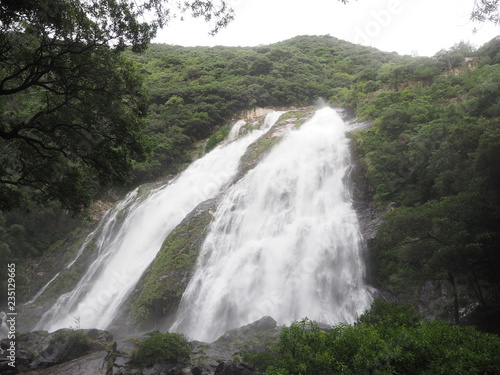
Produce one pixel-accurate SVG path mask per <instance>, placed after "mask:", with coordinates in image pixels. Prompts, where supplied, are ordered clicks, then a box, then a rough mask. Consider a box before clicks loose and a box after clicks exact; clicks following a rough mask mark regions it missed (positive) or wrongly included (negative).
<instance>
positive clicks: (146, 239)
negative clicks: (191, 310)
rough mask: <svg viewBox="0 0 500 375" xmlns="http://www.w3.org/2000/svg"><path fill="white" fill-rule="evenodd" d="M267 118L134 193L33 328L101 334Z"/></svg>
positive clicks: (111, 217) (107, 222) (110, 218)
mask: <svg viewBox="0 0 500 375" xmlns="http://www.w3.org/2000/svg"><path fill="white" fill-rule="evenodd" d="M279 115H280V113H279V112H274V113H271V114H269V115H268V117H267V118H266V122H265V123H264V125H263V129H262V130H258V131H254V132H252V133H250V134H248V135H246V136H245V137H242V138H240V139H238V140H236V141H234V142H232V143H229V144H226V145H224V146H222V147H217V148H215V149H214V150H213V151H211V152H210V153H208V154H207V155H205V156H204V157H203V158H201V159H199V160H197V161H196V162H194V163H193V164H192V165H191V166H190V167H189V168H188V169H186V170H185V171H184V172H183V173H182V174H180V175H179V176H178V177H177V178H176V179H175V180H173V181H172V182H171V183H169V184H168V185H166V186H165V187H163V188H160V189H157V190H155V191H153V192H151V193H150V194H149V195H148V196H141V194H139V190H138V189H136V190H135V191H133V192H132V193H130V194H129V195H128V196H127V197H126V198H125V199H124V200H123V201H122V202H120V204H118V205H117V207H116V208H114V209H113V210H112V211H110V212H108V214H107V215H106V216H105V217H104V218H103V222H102V223H101V226H102V230H99V231H96V232H97V233H96V236H98V237H97V238H96V239H95V240H94V239H92V241H89V242H94V243H95V246H97V250H98V252H97V257H96V259H95V260H94V262H93V263H92V264H91V265H90V267H89V269H88V270H87V271H86V273H85V275H84V276H83V277H82V279H81V280H80V281H79V283H78V285H77V286H76V287H75V289H74V290H73V291H71V292H69V293H66V294H63V295H62V296H60V297H59V299H58V301H57V302H56V303H55V304H54V306H52V308H51V309H50V310H49V311H47V312H46V313H45V314H44V315H43V317H42V319H41V320H40V322H39V323H38V324H37V326H36V327H35V329H36V330H40V329H44V330H48V331H54V330H57V329H59V328H65V327H71V326H72V325H73V324H74V322H75V319H78V320H79V324H80V326H81V328H99V329H105V328H106V327H107V326H108V325H109V324H110V323H111V321H112V320H113V318H114V317H115V315H116V312H117V310H118V309H119V307H120V305H121V304H122V303H123V302H124V300H125V299H126V297H127V296H128V295H129V293H130V292H131V291H132V289H133V288H134V286H135V285H136V284H137V282H138V281H139V279H140V277H141V275H142V274H143V272H144V271H145V270H146V268H147V267H148V265H149V264H150V263H151V262H152V261H153V259H154V257H155V256H156V254H157V252H158V251H159V249H160V247H161V245H162V243H163V241H164V239H165V238H166V237H167V235H168V234H169V233H170V232H171V231H172V230H173V229H174V228H175V226H176V225H177V224H179V223H180V222H181V221H182V219H183V218H184V217H185V216H186V215H187V214H188V213H189V212H190V211H191V210H193V209H194V208H195V207H196V206H197V205H198V204H199V203H201V202H203V201H205V200H207V199H210V198H212V197H214V196H215V195H216V194H217V193H218V192H219V190H220V189H221V188H222V187H223V186H224V185H225V184H226V183H227V182H229V181H230V179H231V177H232V176H233V175H234V174H235V173H236V169H237V166H238V162H239V159H240V158H241V156H242V155H243V153H244V152H245V150H246V148H247V146H248V145H249V144H250V143H251V142H253V141H254V140H255V139H257V138H258V137H259V136H260V135H262V134H264V132H265V131H267V130H268V129H269V128H270V126H271V125H272V124H274V122H276V121H277V119H278V118H279Z"/></svg>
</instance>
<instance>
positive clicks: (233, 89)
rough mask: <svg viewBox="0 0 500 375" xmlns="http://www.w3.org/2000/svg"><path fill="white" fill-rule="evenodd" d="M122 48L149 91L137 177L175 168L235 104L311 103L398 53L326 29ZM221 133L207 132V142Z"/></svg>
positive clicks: (239, 108)
mask: <svg viewBox="0 0 500 375" xmlns="http://www.w3.org/2000/svg"><path fill="white" fill-rule="evenodd" d="M128 56H129V57H130V58H131V59H132V60H133V61H135V63H136V64H137V67H138V69H139V71H140V72H141V73H142V74H143V75H144V76H145V84H146V86H147V87H148V88H149V96H150V107H149V114H148V118H147V127H146V130H145V134H146V137H147V139H148V141H149V145H150V147H151V153H150V155H149V157H148V159H147V160H146V162H143V163H139V164H137V165H136V169H135V172H136V173H135V177H136V181H138V182H143V181H146V180H149V179H152V178H156V177H158V176H161V175H164V174H165V173H172V172H175V171H177V170H178V168H179V167H180V166H182V165H183V164H184V163H185V162H187V161H189V157H188V152H189V149H190V147H191V146H192V144H193V142H196V141H198V140H201V139H206V138H208V137H210V136H211V135H212V134H214V132H217V131H218V129H221V128H222V131H224V126H225V125H226V124H227V123H228V122H229V121H230V120H231V119H232V118H233V117H234V116H235V115H236V114H237V113H238V112H240V111H242V110H247V109H251V108H254V107H256V106H258V107H269V106H275V107H281V106H292V105H309V104H313V103H314V102H315V101H317V99H318V98H320V97H322V98H325V99H326V98H329V97H331V96H332V95H334V94H336V93H337V92H338V91H339V90H340V88H341V87H345V86H346V85H350V84H351V83H352V82H353V80H354V76H355V75H357V74H367V73H363V72H365V71H366V70H368V71H371V70H373V69H377V68H378V67H380V66H381V65H382V64H384V63H387V62H390V61H397V60H398V59H399V57H398V56H397V55H395V54H389V53H384V52H380V51H377V50H375V49H372V48H367V47H361V46H356V45H353V44H351V43H347V42H344V41H341V40H338V39H336V38H332V37H296V38H293V39H290V40H288V41H284V42H280V43H276V44H273V45H269V46H262V47H254V48H240V47H213V48H208V47H194V48H186V47H180V46H170V45H151V46H150V47H149V49H148V50H147V51H146V52H145V53H144V54H141V55H134V54H132V53H130V54H129V55H128ZM367 64H368V65H369V66H367ZM222 135H223V133H218V134H216V135H214V136H213V138H212V139H211V140H210V143H209V145H208V149H210V148H211V147H213V146H214V145H215V143H216V142H217V141H220V140H221V136H222Z"/></svg>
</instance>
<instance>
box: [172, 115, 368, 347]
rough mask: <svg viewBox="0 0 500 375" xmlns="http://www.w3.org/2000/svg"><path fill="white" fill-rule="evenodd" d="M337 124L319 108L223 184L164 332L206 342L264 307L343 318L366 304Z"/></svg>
mask: <svg viewBox="0 0 500 375" xmlns="http://www.w3.org/2000/svg"><path fill="white" fill-rule="evenodd" d="M345 131H346V128H345V124H344V122H343V121H342V119H341V118H340V117H339V116H338V114H337V113H336V112H335V111H334V110H332V109H330V108H324V109H321V110H319V111H318V112H317V113H316V114H315V116H314V117H313V118H312V119H311V120H309V121H308V122H306V123H305V124H304V125H302V127H301V128H300V129H299V130H293V131H290V133H289V134H287V135H286V136H285V138H284V139H283V140H282V141H281V143H280V144H278V145H277V146H276V147H275V148H274V149H273V150H272V151H271V153H270V154H269V155H268V156H267V157H266V158H265V160H263V161H262V162H261V163H260V164H258V165H257V166H256V167H255V168H254V169H253V170H251V171H250V172H248V174H247V175H246V176H245V177H244V178H242V179H241V180H240V181H239V182H238V183H237V184H235V185H233V186H232V187H231V189H230V190H229V191H228V192H227V195H226V196H225V198H224V199H223V201H222V202H221V204H220V205H219V207H218V209H217V212H216V213H215V217H214V221H213V223H212V226H211V229H210V232H209V234H208V236H207V238H206V240H205V242H204V244H203V247H202V249H201V252H200V256H199V258H198V261H197V266H196V271H195V274H194V275H193V277H192V279H191V281H190V283H189V285H188V287H187V289H186V291H185V293H184V295H183V297H182V301H181V305H180V308H179V313H178V320H177V321H176V322H175V323H174V325H173V326H172V330H173V331H176V332H182V333H184V334H186V335H187V336H188V337H190V338H193V339H197V340H201V341H206V342H211V341H213V340H215V339H217V338H218V337H219V336H220V335H222V334H223V333H224V332H225V331H226V330H228V329H231V328H235V327H239V326H242V325H244V324H248V323H250V322H252V321H255V320H257V319H259V318H261V317H262V316H265V315H270V316H272V317H273V318H275V319H276V320H277V322H278V324H290V323H291V322H293V321H294V320H297V319H301V318H304V317H308V318H310V319H314V320H316V321H320V322H325V323H330V324H334V323H338V322H346V323H353V322H354V321H355V320H356V318H357V317H358V316H359V315H360V314H361V313H362V312H364V311H365V310H366V309H367V308H368V307H369V304H370V302H371V299H372V297H371V293H370V290H369V288H368V287H367V286H366V285H365V284H364V281H363V276H364V265H363V261H362V254H361V253H362V250H363V240H362V238H361V235H360V232H359V225H358V221H357V217H356V214H355V212H354V209H353V207H352V204H351V197H350V192H349V189H348V186H347V184H346V181H345V180H346V174H347V173H348V169H349V168H350V165H349V148H348V139H347V138H346V136H345Z"/></svg>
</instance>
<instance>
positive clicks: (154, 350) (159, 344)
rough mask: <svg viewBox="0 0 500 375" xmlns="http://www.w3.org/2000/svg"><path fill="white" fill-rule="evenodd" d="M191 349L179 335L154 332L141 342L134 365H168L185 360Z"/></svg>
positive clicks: (135, 355)
mask: <svg viewBox="0 0 500 375" xmlns="http://www.w3.org/2000/svg"><path fill="white" fill-rule="evenodd" d="M190 353H191V347H190V346H189V343H188V342H187V341H186V339H185V338H184V336H182V335H179V334H177V333H158V332H154V333H151V334H150V335H149V337H148V338H146V339H145V340H143V341H141V342H140V344H139V348H138V349H137V351H136V352H135V354H134V363H135V364H137V365H141V366H153V365H154V364H155V363H168V362H176V361H182V360H185V359H186V358H187V357H189V354H190Z"/></svg>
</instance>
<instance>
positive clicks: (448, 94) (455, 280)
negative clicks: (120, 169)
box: [0, 36, 500, 329]
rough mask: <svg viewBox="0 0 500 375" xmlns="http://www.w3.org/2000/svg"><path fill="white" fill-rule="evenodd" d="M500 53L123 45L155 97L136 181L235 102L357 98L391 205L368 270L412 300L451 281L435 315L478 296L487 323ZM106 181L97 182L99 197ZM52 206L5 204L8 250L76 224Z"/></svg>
mask: <svg viewBox="0 0 500 375" xmlns="http://www.w3.org/2000/svg"><path fill="white" fill-rule="evenodd" d="M499 51H500V40H499V39H498V38H497V39H494V40H492V41H491V42H490V43H487V44H486V45H484V46H482V47H480V48H479V49H476V48H474V47H472V46H469V45H467V44H463V43H461V44H458V45H456V46H454V47H452V48H450V49H449V50H447V51H441V52H440V53H438V54H436V56H434V57H432V58H429V57H411V56H399V55H397V54H394V53H385V52H381V51H377V50H375V49H372V48H367V47H362V46H357V45H353V44H351V43H347V42H343V41H340V40H338V39H336V38H333V37H330V36H323V37H319V36H301V37H296V38H293V39H290V40H287V41H284V42H280V43H276V44H273V45H268V46H258V47H253V48H250V47H247V48H239V47H214V48H207V47H196V48H186V47H180V46H169V45H151V46H150V47H149V48H148V49H147V50H146V51H145V52H144V53H142V54H134V53H132V52H131V51H129V52H126V53H125V55H126V58H127V59H128V60H131V61H132V62H133V64H132V65H127V71H135V73H134V74H138V75H137V76H134V77H137V78H134V79H136V80H137V84H139V81H142V82H143V85H144V87H145V92H147V95H148V101H149V109H148V112H147V116H146V118H145V122H144V124H143V125H142V133H141V134H140V137H137V139H141V142H142V143H141V147H142V148H143V149H144V150H145V155H144V157H145V159H144V160H134V161H133V162H132V164H133V169H132V180H131V183H130V185H129V187H132V186H134V185H137V184H139V183H143V182H147V181H152V180H154V179H157V178H160V177H162V176H165V175H167V174H170V173H175V172H177V171H179V170H180V169H181V168H183V166H184V165H186V163H188V162H190V161H191V156H190V155H191V152H192V150H193V148H194V146H195V145H196V144H197V142H198V141H200V140H204V139H207V138H209V137H211V141H210V143H211V144H212V145H213V144H215V143H216V141H217V140H220V139H221V138H222V136H221V135H222V134H224V132H225V131H227V128H225V126H226V125H227V124H228V122H229V121H230V120H231V119H232V118H233V117H234V116H235V114H237V113H238V112H239V111H242V110H246V109H251V108H254V107H258V106H260V107H267V106H275V107H285V106H298V105H308V104H312V103H314V102H316V101H317V100H318V98H323V99H324V100H325V101H327V102H328V103H330V104H331V105H333V106H339V107H345V108H349V109H351V110H352V111H353V112H354V113H355V115H356V116H358V117H359V118H361V119H363V120H370V121H372V122H373V126H372V127H370V128H368V129H366V130H361V131H358V132H356V133H353V134H352V137H353V138H354V140H355V141H356V147H357V149H358V154H359V155H360V158H361V162H362V163H361V164H362V166H363V168H364V174H365V177H366V179H367V181H368V186H369V189H370V192H369V193H370V194H371V195H372V196H373V197H374V200H375V202H376V206H377V208H378V209H379V210H381V211H382V210H384V209H385V208H386V207H388V206H390V207H391V209H390V212H389V213H388V214H387V216H386V219H385V223H384V224H383V225H382V227H381V228H380V230H379V232H378V234H377V236H376V238H375V239H374V241H373V243H372V244H371V247H372V251H371V253H370V254H371V259H370V262H371V263H372V264H373V267H372V268H373V270H374V280H373V281H374V282H375V284H376V285H377V286H379V287H381V288H384V289H386V290H389V291H390V292H391V293H393V294H394V295H395V296H397V297H398V298H401V299H407V300H408V301H410V302H412V303H414V304H418V303H421V301H420V294H421V291H422V287H424V286H425V285H427V284H428V283H429V282H430V283H431V284H432V285H433V286H432V287H433V288H437V289H439V288H442V289H443V290H446V291H449V292H447V293H448V294H447V295H446V296H447V298H449V301H450V302H449V304H448V305H447V306H449V307H450V311H448V310H446V309H445V310H446V311H441V312H440V316H441V317H443V318H449V317H450V316H452V317H455V318H456V319H458V318H459V314H460V311H462V310H463V309H465V308H472V307H474V306H476V305H475V304H476V303H477V305H478V306H479V308H478V309H476V310H477V312H478V314H482V315H480V316H481V317H482V319H481V322H482V324H485V328H486V329H494V325H493V324H492V323H493V322H494V320H495V317H498V310H499V307H498V301H499V300H500V298H499V297H500V296H499V294H500V281H499V280H498V274H499V271H500V255H499V250H498V248H499V241H500V240H499V229H498V228H500V225H499V224H500V189H499V186H500V174H499V170H500V169H499V168H498V163H499V162H500V158H499V156H498V155H500V124H499V120H498V115H499V113H500V54H499ZM127 64H128V63H127ZM131 74H132V73H131ZM137 90H138V91H141V90H143V88H137ZM141 92H142V91H141ZM37 95H38V92H37ZM103 193H104V191H103V190H99V189H97V188H96V189H95V191H92V196H93V197H94V198H97V197H99V194H101V195H102V194H103ZM44 210H47V208H44ZM48 211H50V212H49V213H46V212H47V211H39V210H38V209H36V208H32V214H31V215H26V213H25V212H24V211H22V212H20V211H15V210H14V211H10V212H7V211H5V212H3V213H2V215H1V216H0V247H1V248H2V252H1V255H0V256H1V257H2V259H0V260H1V261H2V262H3V261H21V260H22V259H24V258H26V257H38V256H41V255H42V254H43V252H44V251H46V250H47V249H48V248H49V247H50V244H52V243H54V242H56V241H57V240H60V239H61V238H62V237H63V236H64V234H65V233H67V232H68V231H69V230H71V229H72V228H73V227H74V226H72V225H69V224H68V221H67V220H61V217H62V216H61V215H68V213H67V212H64V213H63V212H62V211H60V210H59V209H58V208H57V206H56V208H55V209H50V210H48ZM54 212H55V213H54ZM44 215H50V217H51V218H50V220H49V219H47V216H44ZM40 221H42V222H43V223H51V222H54V223H60V225H54V226H52V225H49V226H44V225H38V224H37V223H38V222H40ZM50 228H57V229H56V230H54V231H52V230H51V229H50ZM1 272H4V270H3V269H2V270H1ZM5 279H6V278H5V277H2V280H5ZM2 282H3V281H2ZM419 301H420V302H419Z"/></svg>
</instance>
